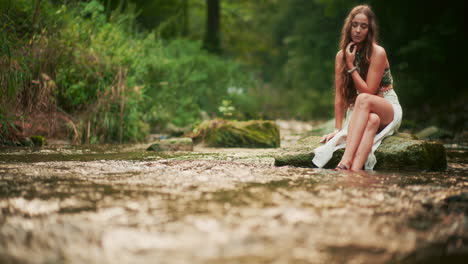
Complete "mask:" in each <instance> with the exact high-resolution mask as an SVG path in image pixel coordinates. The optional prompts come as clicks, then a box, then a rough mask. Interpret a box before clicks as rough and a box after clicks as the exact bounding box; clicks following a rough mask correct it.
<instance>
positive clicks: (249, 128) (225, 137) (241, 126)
mask: <svg viewBox="0 0 468 264" xmlns="http://www.w3.org/2000/svg"><path fill="white" fill-rule="evenodd" d="M191 137H192V138H193V140H194V142H195V143H202V144H203V145H205V146H207V147H225V148H277V147H279V146H280V133H279V128H278V126H277V125H276V123H275V122H273V121H259V120H252V121H245V122H241V121H227V120H221V119H216V120H210V121H205V122H203V123H201V124H200V125H199V126H198V127H197V128H195V130H194V132H193V133H192V135H191Z"/></svg>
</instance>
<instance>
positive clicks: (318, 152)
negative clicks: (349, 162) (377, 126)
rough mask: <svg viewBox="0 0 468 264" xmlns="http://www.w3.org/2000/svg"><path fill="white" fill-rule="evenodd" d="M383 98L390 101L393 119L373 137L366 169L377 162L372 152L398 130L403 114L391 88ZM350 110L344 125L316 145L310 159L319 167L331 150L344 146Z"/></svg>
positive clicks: (371, 167) (327, 158)
mask: <svg viewBox="0 0 468 264" xmlns="http://www.w3.org/2000/svg"><path fill="white" fill-rule="evenodd" d="M383 98H385V99H386V100H387V101H389V102H390V104H392V106H393V121H392V122H390V124H388V125H387V126H386V127H385V128H384V129H382V130H381V131H380V132H379V133H378V134H377V135H375V138H374V144H373V146H372V150H371V151H370V153H369V156H367V160H366V163H365V165H364V168H365V169H366V170H372V169H373V168H374V166H375V164H376V163H377V159H376V158H375V155H374V152H375V150H376V149H377V148H378V147H379V146H380V143H382V140H383V139H384V138H385V137H387V136H391V135H393V133H395V132H397V131H398V128H399V127H400V124H401V119H402V116H403V111H402V110H401V106H400V103H399V102H398V96H397V95H396V93H395V91H394V90H393V89H391V90H388V91H386V92H384V93H383ZM351 114H352V110H348V111H347V113H346V121H345V124H344V127H343V128H342V129H341V131H340V132H338V133H337V134H336V135H335V136H334V137H333V138H332V139H330V140H329V141H328V142H327V143H325V144H324V145H322V146H319V147H317V148H316V149H315V150H314V153H315V156H314V158H313V159H312V162H313V163H314V164H315V165H316V166H317V167H319V168H322V167H323V166H325V164H327V162H328V161H329V160H330V159H331V158H332V156H333V152H335V150H338V149H342V148H345V147H346V135H347V134H348V123H349V119H350V117H351Z"/></svg>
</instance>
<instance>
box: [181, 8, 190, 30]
mask: <svg viewBox="0 0 468 264" xmlns="http://www.w3.org/2000/svg"><path fill="white" fill-rule="evenodd" d="M188 5H189V4H188V0H183V2H182V36H183V37H187V36H188V35H189V29H188V27H189V21H188V20H189V16H188V10H189V6H188Z"/></svg>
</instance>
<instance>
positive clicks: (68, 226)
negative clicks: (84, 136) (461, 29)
mask: <svg viewBox="0 0 468 264" xmlns="http://www.w3.org/2000/svg"><path fill="white" fill-rule="evenodd" d="M146 147H147V145H132V146H127V145H120V146H94V147H87V146H80V147H71V146H56V147H54V146H50V147H46V148H42V149H18V148H15V149H3V150H2V151H1V153H0V263H395V262H397V263H439V261H443V262H444V263H445V262H449V261H451V262H462V261H463V260H466V259H467V258H468V218H467V216H468V166H467V162H468V159H467V158H466V157H467V152H466V150H452V151H449V152H448V154H449V164H448V165H449V166H448V169H447V170H446V171H443V172H425V171H409V172H404V171H377V172H360V173H357V172H336V171H333V170H322V169H307V168H294V167H275V166H274V165H273V161H274V160H273V158H272V157H271V156H272V154H274V152H275V151H276V150H274V149H207V148H196V149H195V151H194V152H176V153H163V154H158V153H155V152H147V151H145V150H144V149H145V148H146Z"/></svg>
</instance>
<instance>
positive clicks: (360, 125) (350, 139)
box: [339, 93, 393, 170]
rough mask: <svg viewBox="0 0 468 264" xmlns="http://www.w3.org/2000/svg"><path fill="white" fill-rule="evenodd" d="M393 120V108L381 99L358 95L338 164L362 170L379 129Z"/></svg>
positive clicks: (363, 94)
mask: <svg viewBox="0 0 468 264" xmlns="http://www.w3.org/2000/svg"><path fill="white" fill-rule="evenodd" d="M392 120H393V107H392V105H391V104H390V103H389V102H388V101H387V100H385V99H384V98H382V97H379V96H377V95H371V94H365V93H362V94H359V95H358V97H357V98H356V102H355V104H354V110H353V114H352V115H351V120H350V122H349V126H348V136H347V138H346V149H345V153H344V154H343V157H342V158H341V161H340V163H339V164H342V165H344V166H346V168H351V169H352V170H360V169H362V167H363V165H364V162H365V161H366V159H367V156H368V155H369V152H370V150H371V148H372V145H373V142H374V136H375V134H376V132H377V130H378V129H379V127H385V126H386V125H388V124H389V123H390V122H392Z"/></svg>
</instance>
